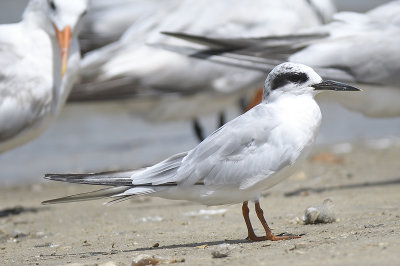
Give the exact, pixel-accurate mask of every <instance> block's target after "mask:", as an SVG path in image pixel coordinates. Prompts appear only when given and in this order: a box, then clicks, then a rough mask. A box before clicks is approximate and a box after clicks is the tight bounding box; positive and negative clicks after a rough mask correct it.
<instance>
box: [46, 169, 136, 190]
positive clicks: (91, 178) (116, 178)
mask: <svg viewBox="0 0 400 266" xmlns="http://www.w3.org/2000/svg"><path fill="white" fill-rule="evenodd" d="M135 172H137V170H136V171H134V170H129V171H115V172H103V173H92V174H46V175H45V176H44V178H45V179H49V180H54V181H61V182H68V183H78V184H88V185H105V186H132V179H131V176H132V175H133V174H134V173H135Z"/></svg>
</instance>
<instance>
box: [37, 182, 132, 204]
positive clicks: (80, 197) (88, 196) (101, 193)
mask: <svg viewBox="0 0 400 266" xmlns="http://www.w3.org/2000/svg"><path fill="white" fill-rule="evenodd" d="M130 188H131V187H128V186H124V187H111V188H104V189H100V190H95V191H91V192H85V193H80V194H75V195H70V196H66V197H62V198H57V199H52V200H46V201H43V202H42V204H44V205H46V204H56V203H67V202H76V201H85V200H95V199H102V198H107V197H117V198H116V199H114V200H112V201H111V202H114V201H116V200H121V199H123V198H124V199H125V198H126V197H129V196H118V195H121V193H124V192H125V191H126V190H128V189H130Z"/></svg>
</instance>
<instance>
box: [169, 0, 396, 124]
mask: <svg viewBox="0 0 400 266" xmlns="http://www.w3.org/2000/svg"><path fill="white" fill-rule="evenodd" d="M172 35H174V36H177V37H181V38H183V39H186V40H192V41H194V42H198V43H201V44H203V45H206V46H207V47H209V48H210V49H211V50H209V51H205V52H203V51H202V50H200V49H197V48H196V49H195V50H192V49H191V48H189V49H187V48H182V49H183V51H184V52H185V53H187V54H190V55H192V56H193V57H198V58H203V59H207V60H209V61H216V62H219V63H223V64H229V65H235V66H239V67H242V68H244V69H246V70H248V69H254V70H259V71H261V72H262V71H265V69H266V68H267V69H272V68H273V66H275V65H276V64H278V63H280V62H283V61H287V60H288V61H291V62H298V63H304V64H307V65H310V66H312V67H313V68H315V69H316V71H318V72H319V73H320V74H321V75H322V76H323V77H325V78H332V79H337V80H341V81H346V82H352V83H357V84H362V85H360V86H361V87H362V89H363V90H364V91H365V93H361V94H357V95H355V94H352V95H336V94H330V95H328V96H329V97H335V98H336V99H337V100H338V101H339V102H340V103H341V104H342V105H343V106H345V107H346V108H348V109H350V110H354V111H357V112H361V113H362V114H364V115H366V116H370V117H393V116H400V105H399V104H398V102H399V99H400V76H399V75H398V73H399V72H400V1H392V2H390V3H386V4H383V5H381V6H379V7H377V8H375V9H373V10H371V11H369V12H367V13H365V14H360V13H354V12H341V13H338V14H335V16H334V21H333V22H331V23H329V24H327V25H322V26H317V27H313V28H311V29H306V30H303V31H301V33H300V34H295V35H287V36H271V35H270V36H268V37H265V38H259V39H254V38H253V39H249V38H237V39H217V38H207V37H204V36H190V35H186V34H172ZM172 49H174V48H172ZM177 50H178V51H179V50H180V48H177Z"/></svg>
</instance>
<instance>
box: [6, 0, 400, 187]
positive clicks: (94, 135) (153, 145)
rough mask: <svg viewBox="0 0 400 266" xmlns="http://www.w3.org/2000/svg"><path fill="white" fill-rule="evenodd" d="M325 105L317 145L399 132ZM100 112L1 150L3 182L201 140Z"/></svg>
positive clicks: (185, 130)
mask: <svg viewBox="0 0 400 266" xmlns="http://www.w3.org/2000/svg"><path fill="white" fill-rule="evenodd" d="M338 2H342V3H356V1H350V2H349V1H338ZM367 2H368V4H371V3H376V2H377V1H367ZM367 2H365V5H366V4H367ZM379 2H381V1H379ZM10 3H11V4H12V5H11V4H10ZM363 3H364V2H363ZM365 5H364V7H365ZM23 6H24V5H21V1H15V0H9V1H2V8H1V10H0V13H1V14H2V15H1V16H0V17H1V21H2V22H3V23H4V22H9V21H17V20H18V19H17V18H18V17H20V14H21V13H22V7H23ZM5 10H7V12H4V11H5ZM6 15H7V16H6ZM100 109H101V107H100ZM321 109H322V113H323V122H322V125H321V132H320V134H319V136H318V139H317V145H323V144H329V143H337V142H347V141H355V140H359V139H371V138H388V137H389V138H391V137H399V136H400V118H395V119H368V118H365V117H363V116H362V115H360V114H356V113H351V112H349V111H347V110H345V109H343V108H341V107H340V106H338V105H336V104H334V103H324V104H322V105H321ZM98 110H99V107H96V108H94V107H93V106H85V105H69V106H67V107H66V108H65V109H64V110H63V112H62V114H61V116H60V117H59V119H58V120H57V121H56V122H55V123H54V124H53V125H52V126H51V127H50V128H49V129H48V130H47V131H46V132H45V133H44V134H43V135H41V136H40V137H39V138H38V139H35V140H33V141H32V142H30V143H28V144H26V145H24V146H22V147H19V148H16V149H14V150H12V151H9V152H7V153H4V154H0V185H11V184H16V183H20V182H23V181H29V182H38V181H40V180H42V179H41V177H42V176H43V174H44V173H51V172H87V171H102V170H112V169H127V168H136V167H141V166H143V165H148V164H151V163H155V162H158V161H160V160H162V159H164V158H166V157H168V156H170V155H172V154H174V153H178V152H182V151H185V150H188V149H190V148H192V147H194V146H195V145H196V144H197V140H196V138H195V137H194V135H193V133H192V131H191V124H190V122H189V121H186V122H176V123H164V124H150V123H147V122H145V121H143V120H141V119H140V118H138V117H135V116H133V115H132V114H130V113H129V112H128V111H125V110H121V107H120V106H119V105H118V104H116V105H113V106H112V107H111V108H109V107H107V112H98ZM236 115H237V112H236V111H231V112H230V118H233V117H234V116H236ZM203 122H204V123H205V124H206V127H207V132H208V133H210V132H212V131H213V130H214V129H215V125H216V121H215V118H213V117H209V118H205V121H203Z"/></svg>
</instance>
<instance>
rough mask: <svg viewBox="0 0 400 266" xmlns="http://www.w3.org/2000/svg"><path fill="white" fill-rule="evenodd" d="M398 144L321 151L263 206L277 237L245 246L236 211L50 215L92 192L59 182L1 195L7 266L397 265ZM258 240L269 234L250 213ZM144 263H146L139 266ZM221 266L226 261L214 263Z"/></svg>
mask: <svg viewBox="0 0 400 266" xmlns="http://www.w3.org/2000/svg"><path fill="white" fill-rule="evenodd" d="M399 158H400V142H399V141H393V140H392V141H389V140H385V139H383V140H377V141H374V142H368V144H367V143H358V144H348V143H347V144H340V145H333V146H329V147H320V148H318V149H317V150H315V151H314V152H313V154H312V155H311V156H310V158H309V159H308V161H307V162H306V163H305V164H304V167H303V170H302V171H301V172H298V173H297V174H296V175H294V176H292V177H290V178H289V179H287V180H286V181H284V182H282V183H280V184H279V185H277V186H276V187H274V188H272V189H271V190H269V191H266V193H265V195H264V196H263V198H262V199H261V201H260V202H261V206H262V207H263V209H264V213H265V216H266V219H267V221H268V222H269V224H270V226H271V227H272V229H273V232H275V233H276V234H279V233H283V232H288V233H292V234H300V235H302V237H301V238H300V239H296V240H289V241H278V242H271V241H264V242H249V241H247V240H245V237H246V233H247V232H246V227H245V224H244V221H243V217H242V214H241V206H240V205H238V204H237V205H232V206H218V207H205V206H201V205H198V204H194V203H190V202H181V201H169V200H163V199H158V198H135V199H132V200H128V201H126V202H123V203H119V204H115V205H112V206H103V205H102V203H104V202H106V200H96V201H91V202H81V203H71V204H60V205H46V206H43V205H41V204H40V203H41V202H42V201H43V200H47V199H51V198H55V197H61V196H65V195H68V194H73V193H80V192H85V191H90V190H92V189H93V188H94V187H92V186H83V185H70V184H63V183H56V182H41V183H37V184H31V185H19V186H13V187H3V188H1V189H0V191H1V193H0V210H1V211H0V256H1V258H2V264H3V265H66V264H74V265H102V264H103V265H106V263H108V264H107V265H131V263H132V262H133V261H134V260H135V258H136V259H137V258H138V256H142V257H143V256H144V255H149V256H151V257H154V259H152V261H153V262H157V261H159V262H160V263H179V264H185V265H214V264H216V265H219V264H230V265H244V264H248V265H267V264H268V265H277V264H279V265H321V264H322V263H323V264H325V265H399V262H400V253H399V250H400V233H399V230H398V229H399V227H400V205H399V202H400V193H399V191H400V174H399V173H400V164H399ZM327 198H330V199H331V200H332V201H333V204H334V212H335V215H336V222H334V223H327V224H315V225H305V224H304V223H303V222H302V215H303V213H304V210H305V209H306V208H307V207H310V206H318V205H321V204H322V202H323V201H324V200H325V199H327ZM250 206H251V219H252V221H253V225H254V226H255V227H256V233H258V234H262V233H263V230H262V228H261V226H260V224H259V222H258V220H257V218H256V216H255V215H254V213H253V206H252V204H251V205H250ZM142 257H140V258H142ZM216 257H222V258H216Z"/></svg>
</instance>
